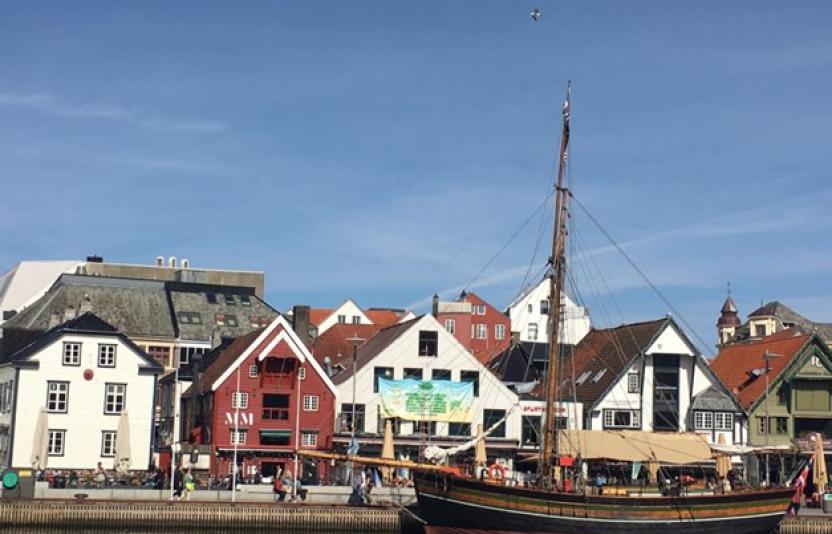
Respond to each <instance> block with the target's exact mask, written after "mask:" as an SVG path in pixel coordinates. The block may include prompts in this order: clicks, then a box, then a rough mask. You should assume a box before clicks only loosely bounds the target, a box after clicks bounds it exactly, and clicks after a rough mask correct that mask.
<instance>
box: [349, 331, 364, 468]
mask: <svg viewBox="0 0 832 534" xmlns="http://www.w3.org/2000/svg"><path fill="white" fill-rule="evenodd" d="M347 341H349V342H350V343H351V344H352V406H351V408H352V410H351V412H352V420H351V421H350V445H349V447H348V448H347V453H349V451H350V449H351V448H352V447H353V446H354V444H355V443H356V441H355V372H356V368H357V366H356V360H357V359H358V346H359V345H361V344H362V343H363V342H364V339H362V338H360V337H358V332H356V333H354V334H353V335H352V337H350V338H347ZM348 469H349V478H350V483H354V482H355V481H354V480H352V465H351V463H350V464H349V467H348Z"/></svg>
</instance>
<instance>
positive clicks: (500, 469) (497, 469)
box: [488, 464, 506, 480]
mask: <svg viewBox="0 0 832 534" xmlns="http://www.w3.org/2000/svg"><path fill="white" fill-rule="evenodd" d="M498 474H499V475H500V476H497V475H498ZM488 476H490V477H491V478H499V479H502V480H505V478H506V466H504V465H502V464H491V467H489V468H488Z"/></svg>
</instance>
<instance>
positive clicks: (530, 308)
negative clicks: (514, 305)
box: [526, 302, 534, 313]
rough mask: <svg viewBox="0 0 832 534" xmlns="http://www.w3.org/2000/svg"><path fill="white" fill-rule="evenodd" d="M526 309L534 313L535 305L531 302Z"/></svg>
mask: <svg viewBox="0 0 832 534" xmlns="http://www.w3.org/2000/svg"><path fill="white" fill-rule="evenodd" d="M526 310H527V311H528V312H529V313H534V305H533V304H532V303H531V302H530V303H529V305H528V306H527V307H526Z"/></svg>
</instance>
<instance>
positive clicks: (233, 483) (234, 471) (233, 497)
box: [231, 365, 240, 502]
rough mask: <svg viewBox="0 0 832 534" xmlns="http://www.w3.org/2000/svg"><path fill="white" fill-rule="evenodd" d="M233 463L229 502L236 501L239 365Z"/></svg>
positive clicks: (238, 438) (235, 403)
mask: <svg viewBox="0 0 832 534" xmlns="http://www.w3.org/2000/svg"><path fill="white" fill-rule="evenodd" d="M234 401H235V402H234V465H233V466H232V468H231V502H237V451H238V449H239V443H240V366H239V365H238V366H237V392H236V393H235V394H234Z"/></svg>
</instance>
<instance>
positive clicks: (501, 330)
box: [494, 323, 506, 339]
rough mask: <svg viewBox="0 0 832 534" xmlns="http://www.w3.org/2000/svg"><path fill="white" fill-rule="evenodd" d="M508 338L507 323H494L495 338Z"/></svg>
mask: <svg viewBox="0 0 832 534" xmlns="http://www.w3.org/2000/svg"><path fill="white" fill-rule="evenodd" d="M505 338H506V325H504V324H502V323H500V324H495V325H494V339H505Z"/></svg>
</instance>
